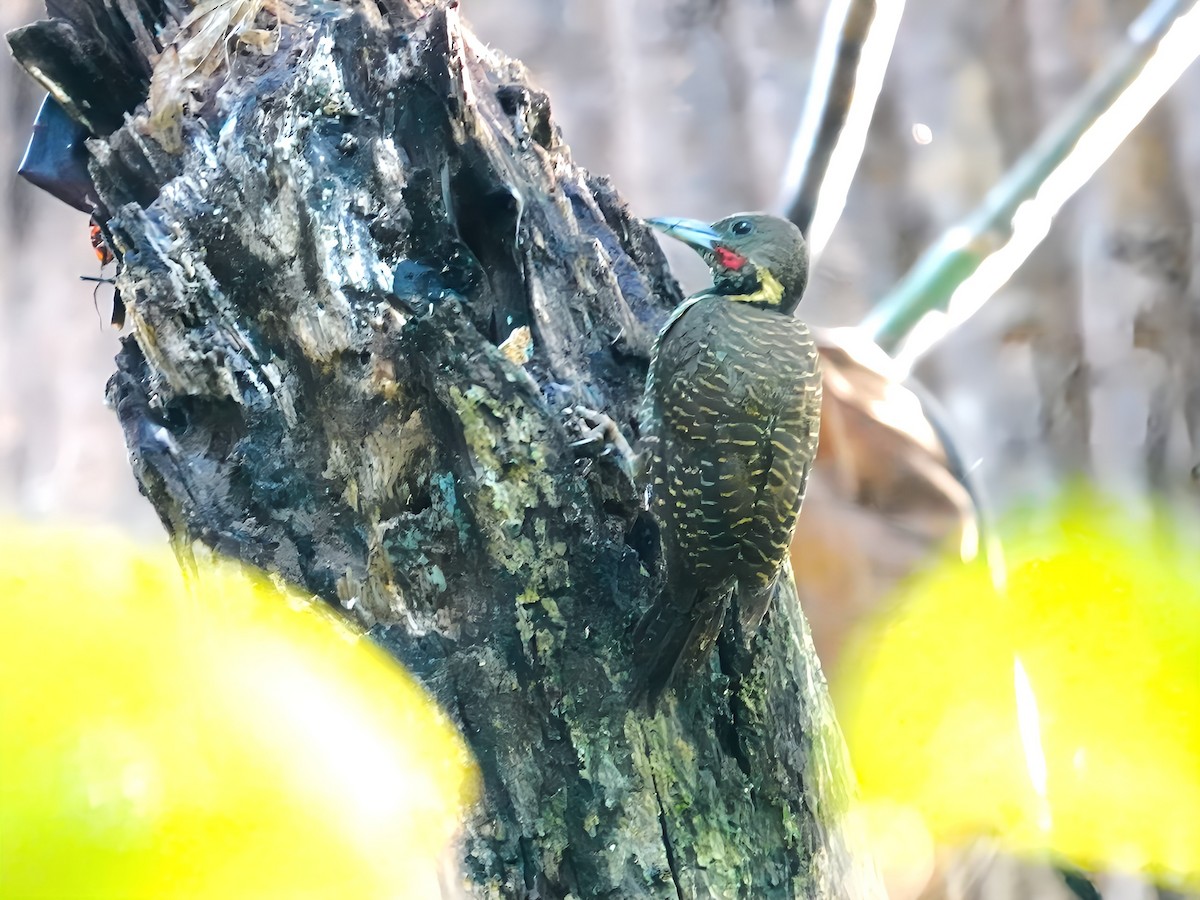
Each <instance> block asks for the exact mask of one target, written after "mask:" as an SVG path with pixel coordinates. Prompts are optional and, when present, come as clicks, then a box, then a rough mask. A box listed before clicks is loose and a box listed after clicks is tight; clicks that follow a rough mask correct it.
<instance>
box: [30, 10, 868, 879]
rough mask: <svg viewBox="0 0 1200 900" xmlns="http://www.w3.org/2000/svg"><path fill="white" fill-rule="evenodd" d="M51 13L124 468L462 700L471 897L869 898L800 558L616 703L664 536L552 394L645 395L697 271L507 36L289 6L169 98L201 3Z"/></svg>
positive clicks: (595, 399)
mask: <svg viewBox="0 0 1200 900" xmlns="http://www.w3.org/2000/svg"><path fill="white" fill-rule="evenodd" d="M51 6H52V8H51V12H52V13H53V14H55V15H56V16H57V18H55V19H54V20H53V21H51V22H49V23H39V24H35V25H33V26H29V27H28V28H25V29H21V30H19V31H17V32H14V33H13V34H12V35H11V36H10V42H11V43H12V46H13V49H14V52H15V53H16V55H17V57H18V58H19V59H20V61H21V62H22V64H23V65H25V67H26V68H27V69H28V70H29V71H31V72H32V73H34V74H35V76H36V77H38V78H39V80H41V81H42V83H43V84H44V85H45V86H46V87H47V88H48V89H50V90H51V91H52V92H53V93H54V94H55V95H56V96H58V97H59V99H60V100H61V101H62V102H63V103H64V105H65V106H66V107H67V109H68V110H70V111H72V112H73V113H74V114H75V115H76V117H77V118H78V119H79V120H81V121H83V122H85V124H87V125H88V126H89V127H90V128H91V130H92V131H93V132H94V133H95V134H96V135H97V138H96V140H95V141H94V142H93V143H92V144H91V151H92V154H93V161H92V164H91V171H92V176H93V179H94V181H95V183H96V188H97V192H98V196H99V197H100V198H101V202H102V204H103V209H102V210H101V217H102V219H103V220H104V222H105V225H106V227H107V228H108V230H109V232H110V233H111V235H112V237H113V241H114V243H115V245H116V249H117V251H118V254H119V256H120V258H121V260H122V264H123V269H122V272H121V275H120V277H119V288H120V290H121V293H122V296H123V298H124V299H125V302H126V305H127V307H128V311H129V318H130V322H131V324H132V334H131V335H130V337H128V338H127V339H126V340H125V341H124V343H123V348H122V351H121V353H120V355H119V357H118V360H117V366H118V371H117V373H116V374H115V375H114V376H113V378H112V380H111V382H110V385H109V396H110V399H111V402H112V405H113V406H114V408H115V410H116V413H117V415H118V417H119V419H120V421H121V423H122V426H123V427H124V430H125V434H126V437H127V441H128V446H129V452H130V458H131V461H132V465H133V467H134V470H135V473H136V474H137V477H138V480H139V482H140V484H141V487H142V490H143V492H144V493H145V495H146V496H147V497H148V498H149V499H150V501H151V503H152V504H153V505H154V507H155V509H156V510H157V512H158V514H159V516H160V518H161V519H162V521H163V523H164V525H165V527H166V529H167V531H168V533H169V534H170V535H171V536H172V538H173V539H174V540H175V542H176V545H177V546H178V547H179V548H180V552H181V553H183V554H185V555H186V554H187V553H188V548H189V547H191V546H193V544H194V542H202V543H203V544H205V545H208V546H211V547H214V548H216V549H217V550H219V551H220V552H222V553H225V554H227V555H229V556H232V557H236V558H238V559H241V560H244V561H246V562H248V563H252V564H254V565H257V566H260V567H262V568H264V569H267V570H270V571H272V572H276V573H279V574H280V575H282V576H283V577H285V578H287V579H288V580H290V581H292V582H294V583H296V584H298V585H302V586H304V587H306V588H307V589H309V590H311V591H313V592H314V593H315V594H318V595H320V596H322V597H324V598H325V599H327V600H328V601H330V602H332V603H340V604H341V605H342V606H343V607H344V608H346V609H348V610H351V611H352V612H353V614H354V615H356V616H357V617H358V618H359V619H360V621H362V622H363V623H365V624H366V625H367V626H369V627H370V628H371V632H372V634H373V636H374V637H375V638H376V640H378V641H379V643H381V644H382V645H383V646H384V647H386V648H387V649H388V650H389V651H390V652H392V653H393V654H394V655H395V656H396V657H397V658H398V659H399V660H401V661H402V662H403V663H405V664H406V665H407V666H408V667H409V668H410V669H411V670H412V671H413V672H414V673H416V674H417V675H418V676H419V677H420V678H421V679H422V680H423V681H424V683H425V684H426V685H427V686H428V687H429V688H430V690H431V691H432V692H433V693H434V694H435V696H436V697H437V698H438V700H439V701H440V702H441V703H442V704H443V705H444V707H445V708H446V709H447V710H448V711H449V712H450V714H451V715H452V716H454V718H455V719H456V720H457V721H458V723H459V725H460V726H461V728H462V729H463V731H464V734H465V735H466V737H467V739H468V740H469V742H470V743H471V746H472V747H473V749H474V751H475V753H476V754H477V756H478V758H479V761H480V764H481V766H482V769H483V772H484V777H485V782H486V801H485V808H484V809H483V810H481V811H480V812H479V814H478V816H477V817H476V819H475V821H474V822H473V823H472V825H471V828H470V829H469V834H468V838H467V842H466V846H465V870H466V872H467V875H468V877H469V880H470V883H471V885H472V890H473V893H474V895H475V896H479V897H527V896H528V897H541V898H552V897H553V898H565V897H568V896H573V897H580V898H584V897H622V898H625V897H672V898H674V897H689V898H690V897H710V896H711V897H754V898H774V897H781V898H782V897H789V898H799V897H827V898H835V897H836V898H844V897H853V898H857V897H873V896H878V895H879V888H878V882H877V879H876V877H875V875H874V872H873V870H872V869H871V866H870V864H869V862H868V861H867V859H866V857H864V856H863V855H862V854H861V852H860V848H858V847H857V846H852V845H851V841H850V839H849V838H848V837H847V832H846V831H845V830H844V829H843V827H842V825H841V817H842V815H843V814H844V813H845V812H846V809H847V802H848V796H849V787H848V783H847V773H846V770H845V767H844V763H843V748H842V743H841V737H840V735H839V733H838V731H837V728H836V724H835V722H834V720H833V716H832V713H831V710H830V706H829V703H828V696H827V692H826V689H825V685H824V681H823V680H822V677H821V674H820V671H819V668H818V666H817V663H816V659H815V655H814V653H813V650H812V646H811V642H810V641H809V640H808V636H807V631H806V628H805V625H804V621H803V617H802V615H801V614H800V612H799V610H798V606H797V604H796V602H795V593H794V588H792V587H791V586H790V585H786V586H785V587H784V588H783V589H782V590H781V591H780V596H779V597H778V598H777V601H776V604H775V612H774V613H773V614H772V615H771V616H770V617H769V618H768V621H767V623H766V624H765V626H764V628H763V629H762V631H761V632H760V634H759V635H758V636H757V638H756V640H755V645H754V647H753V648H752V650H751V649H747V648H746V647H744V646H742V645H740V644H736V643H732V642H726V643H725V644H723V645H722V646H721V648H720V652H719V653H718V654H716V655H715V657H714V663H713V666H712V668H711V670H710V671H709V672H708V673H707V675H706V676H705V677H704V678H701V679H699V680H698V681H697V683H695V684H693V685H691V686H689V688H688V689H687V690H685V691H684V692H683V694H682V695H680V696H676V697H674V698H673V699H672V700H671V701H670V702H669V703H668V704H667V705H666V706H665V707H664V708H663V709H662V710H661V711H660V713H659V714H658V715H656V716H654V717H653V718H647V717H645V716H643V715H642V714H640V713H638V712H635V711H633V710H630V709H629V708H628V704H627V702H626V694H627V690H628V675H627V671H626V669H627V666H628V657H629V651H630V648H629V642H628V631H629V629H630V628H631V626H632V624H633V622H634V621H635V619H636V616H637V614H638V613H639V611H641V610H642V609H644V608H645V606H646V605H647V604H648V602H649V600H650V599H651V596H652V594H653V591H654V590H655V589H656V586H657V584H658V582H659V580H660V577H661V573H660V572H659V571H658V566H659V562H658V559H657V556H656V554H655V552H654V545H655V536H654V532H653V528H652V526H650V525H649V523H648V522H647V520H646V518H645V516H644V515H642V514H639V508H638V503H637V496H636V492H635V490H634V488H633V486H632V485H631V484H630V483H629V482H628V480H627V479H626V477H625V476H624V475H623V474H622V472H621V469H620V467H619V466H617V465H616V464H615V463H614V462H613V461H612V460H611V459H609V458H607V457H604V456H599V457H595V456H588V455H581V452H580V451H578V450H576V449H574V448H573V447H572V446H571V444H572V441H573V439H574V437H575V436H576V435H575V431H574V423H572V422H571V421H570V420H569V419H568V418H565V417H564V415H563V414H562V412H561V410H563V409H564V408H567V407H570V406H574V405H576V404H581V405H586V406H588V407H591V408H597V409H604V410H606V411H608V412H609V413H610V414H611V415H612V416H613V417H614V418H615V419H616V420H617V421H618V422H620V423H629V422H631V421H632V418H633V412H634V408H635V406H636V403H637V401H638V399H639V397H640V393H641V387H642V380H643V378H644V374H645V367H646V363H647V356H648V352H649V346H650V341H651V339H652V337H653V334H654V331H655V329H656V327H657V325H658V324H659V322H661V321H662V319H663V318H664V317H665V316H666V314H667V313H668V311H669V309H670V308H671V307H672V306H673V305H674V304H675V303H676V302H678V300H679V299H680V297H679V292H678V288H677V287H676V285H675V284H674V282H673V280H672V279H671V278H670V276H669V273H668V272H667V270H666V266H665V263H664V260H663V257H662V255H661V252H660V251H659V249H658V246H657V244H656V243H655V242H654V240H653V238H652V237H651V236H650V235H649V233H648V232H647V231H646V229H645V228H644V227H643V226H642V225H641V223H640V222H638V221H637V220H636V219H634V218H632V217H631V216H630V214H629V213H628V211H627V210H626V209H625V208H624V206H623V205H622V203H621V201H620V199H619V197H618V196H617V194H616V192H615V190H614V189H613V187H612V186H611V185H609V184H607V183H606V182H605V181H603V180H601V179H597V178H593V177H591V176H589V175H588V174H587V173H585V172H583V171H582V170H581V169H579V168H578V167H576V166H575V165H574V163H573V162H572V160H571V157H570V154H569V151H568V148H567V147H566V146H565V145H564V143H563V142H562V139H561V137H560V136H559V134H558V132H557V130H556V129H555V127H554V125H553V123H552V121H551V119H550V115H549V102H548V100H547V98H546V97H545V96H544V95H542V94H541V93H539V92H538V91H537V90H536V88H534V87H533V86H531V85H530V84H529V82H528V79H527V77H526V75H525V73H524V72H523V70H522V68H521V67H520V66H519V64H517V63H515V62H512V61H510V60H507V59H505V58H503V57H502V56H500V55H498V54H496V53H493V52H492V51H490V50H488V49H487V48H485V47H483V46H482V45H481V44H480V43H479V42H478V41H476V40H475V39H474V37H473V36H472V35H471V33H470V31H469V30H468V29H467V28H466V27H465V26H464V25H463V23H462V21H461V19H460V18H459V14H458V12H457V10H456V8H455V7H454V6H449V7H435V6H433V5H432V4H424V3H417V2H406V0H380V2H376V3H370V2H368V3H358V4H350V3H346V4H340V3H332V2H323V3H318V2H312V3H308V2H298V0H297V2H293V3H291V4H290V6H291V21H290V22H279V21H277V20H274V19H272V17H271V13H270V12H264V13H263V14H262V15H261V16H260V17H259V19H258V21H257V22H256V23H255V24H256V29H255V30H256V31H265V30H268V29H271V28H277V29H278V34H277V40H278V46H276V47H273V48H272V47H269V46H268V47H266V52H264V47H263V46H259V44H258V43H256V44H255V45H254V46H251V47H247V46H244V45H242V44H241V43H240V42H238V41H237V40H230V41H227V42H226V43H225V45H224V50H225V54H224V59H223V60H222V61H219V63H218V64H216V65H215V66H214V67H213V71H212V72H211V73H209V76H208V79H207V80H203V79H201V80H197V79H195V78H194V77H193V78H190V79H189V80H188V83H187V84H186V85H185V86H184V87H185V88H186V94H185V95H181V96H178V97H176V98H174V99H175V100H177V101H178V104H179V105H178V115H177V116H176V115H171V116H167V117H165V118H163V117H161V116H160V117H157V118H152V117H151V115H150V114H149V113H148V111H147V107H146V106H145V100H146V97H147V94H148V91H149V81H150V75H151V71H152V65H153V62H154V59H155V58H156V57H157V56H158V55H159V54H161V53H162V51H163V50H164V49H166V48H167V47H168V46H169V45H170V41H171V40H172V39H173V37H174V36H175V35H176V34H177V27H176V26H177V25H178V23H179V22H180V21H182V20H183V18H184V17H185V16H186V15H187V12H188V10H187V9H186V8H183V4H182V3H178V2H172V0H90V2H89V0H52V3H51ZM260 43H265V42H260ZM204 58H205V59H206V60H210V62H211V61H212V60H211V58H210V57H209V56H208V55H206V56H205V57H204ZM206 65H207V64H206ZM166 84H167V88H165V89H170V86H171V85H170V82H169V80H168V82H166ZM98 85H99V86H98ZM177 87H178V85H177ZM157 99H159V100H164V98H161V97H160V98H157ZM166 99H167V100H169V99H170V98H166ZM164 102H165V101H164ZM160 108H166V107H160ZM127 116H128V118H127ZM176 128H178V133H177V134H174V135H173V134H170V133H168V132H172V131H174V130H175V129H176ZM522 328H528V329H530V333H531V335H532V357H531V358H530V359H529V361H528V363H527V364H526V365H525V366H520V365H518V364H516V363H514V362H513V361H512V359H511V358H510V355H511V354H510V350H511V344H509V345H506V346H505V349H504V350H503V351H502V350H501V349H500V346H501V345H502V344H505V342H506V341H507V340H508V339H509V338H510V336H512V335H513V333H514V332H519V330H520V329H522ZM347 753H348V754H349V758H348V759H347V764H348V765H353V758H352V753H353V748H352V747H350V746H348V747H347Z"/></svg>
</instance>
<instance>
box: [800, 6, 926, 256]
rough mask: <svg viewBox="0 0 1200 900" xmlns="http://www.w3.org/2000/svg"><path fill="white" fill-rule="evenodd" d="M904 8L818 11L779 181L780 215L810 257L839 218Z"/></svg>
mask: <svg viewBox="0 0 1200 900" xmlns="http://www.w3.org/2000/svg"><path fill="white" fill-rule="evenodd" d="M903 8H904V0H884V2H883V3H882V4H881V3H878V2H876V0H833V2H831V3H830V5H829V8H828V9H827V10H826V12H825V19H824V22H823V24H822V26H821V37H820V41H819V42H818V45H817V58H816V62H815V64H814V67H813V78H812V82H811V84H810V85H809V91H808V95H807V96H806V97H805V100H804V112H803V113H802V114H801V116H800V125H799V126H798V128H797V130H796V137H795V139H794V140H793V142H792V150H791V155H790V157H789V159H788V164H787V168H786V170H785V174H784V180H783V181H784V188H783V196H784V198H785V200H784V203H783V206H784V207H785V209H786V215H787V217H788V218H789V219H791V220H792V221H793V222H795V223H796V224H797V225H798V226H799V227H800V230H801V231H803V232H804V233H805V234H806V235H807V236H808V238H809V245H810V250H811V251H812V252H813V254H814V255H817V254H819V252H820V251H821V250H822V249H823V248H824V245H825V243H826V241H827V240H828V237H829V234H830V233H831V232H832V231H833V226H834V224H836V222H837V220H838V218H839V217H840V216H841V210H842V208H843V207H844V205H845V202H846V193H847V191H848V190H849V187H850V182H851V180H852V179H853V177H854V172H855V171H856V170H857V169H858V162H859V160H860V159H861V157H862V147H863V143H864V142H865V139H866V132H867V127H868V126H869V124H870V122H871V116H872V114H873V113H874V110H875V102H876V100H877V99H878V97H879V88H880V86H881V85H882V83H883V73H884V71H885V70H886V69H887V64H888V61H889V60H890V59H891V55H892V46H893V45H894V43H895V37H896V28H897V27H898V25H899V22H900V15H901V12H902V11H903ZM835 160H836V163H835ZM818 211H820V212H821V215H820V216H818ZM814 226H816V227H815V228H814Z"/></svg>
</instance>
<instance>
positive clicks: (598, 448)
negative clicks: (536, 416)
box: [563, 406, 637, 479]
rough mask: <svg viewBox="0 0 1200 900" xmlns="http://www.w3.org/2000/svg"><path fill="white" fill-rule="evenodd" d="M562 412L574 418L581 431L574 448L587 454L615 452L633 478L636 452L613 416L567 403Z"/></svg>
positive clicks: (611, 453)
mask: <svg viewBox="0 0 1200 900" xmlns="http://www.w3.org/2000/svg"><path fill="white" fill-rule="evenodd" d="M563 412H564V414H566V415H569V416H572V417H573V418H574V420H575V424H576V427H577V428H579V430H580V432H581V436H580V438H579V440H577V441H573V442H572V443H571V447H572V449H574V450H576V451H580V452H581V453H582V454H584V455H592V456H615V457H616V458H617V461H618V462H619V463H620V465H621V468H622V469H624V470H625V474H627V475H628V476H629V477H630V478H631V479H632V478H633V476H634V472H635V471H636V470H637V454H636V453H634V452H633V448H632V447H631V446H630V445H629V441H627V440H625V435H623V434H621V429H620V428H618V427H617V423H616V422H614V421H613V419H612V417H611V416H609V415H607V414H606V413H602V412H600V411H599V410H595V409H589V408H588V407H586V406H572V407H568V408H567V409H565V410H563Z"/></svg>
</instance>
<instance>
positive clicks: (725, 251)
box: [713, 247, 746, 272]
mask: <svg viewBox="0 0 1200 900" xmlns="http://www.w3.org/2000/svg"><path fill="white" fill-rule="evenodd" d="M713 256H715V257H716V258H717V262H718V263H720V264H721V265H722V266H723V267H724V268H726V269H733V270H734V271H735V272H736V271H737V270H738V269H740V268H741V267H742V266H744V265H745V264H746V257H744V256H741V255H740V254H737V253H734V252H733V251H732V250H730V249H729V248H728V247H715V248H713Z"/></svg>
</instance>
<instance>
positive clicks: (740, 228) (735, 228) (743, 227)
mask: <svg viewBox="0 0 1200 900" xmlns="http://www.w3.org/2000/svg"><path fill="white" fill-rule="evenodd" d="M729 230H730V231H732V232H733V233H734V234H737V235H746V234H749V233H750V232H752V231H753V230H754V223H753V222H751V221H750V220H749V219H738V220H737V221H736V222H734V223H733V224H732V225H730V226H729Z"/></svg>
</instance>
